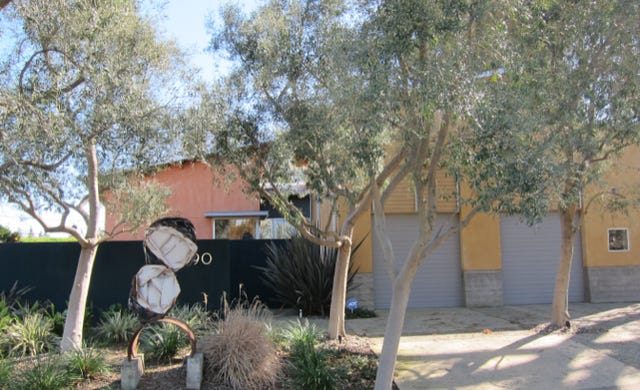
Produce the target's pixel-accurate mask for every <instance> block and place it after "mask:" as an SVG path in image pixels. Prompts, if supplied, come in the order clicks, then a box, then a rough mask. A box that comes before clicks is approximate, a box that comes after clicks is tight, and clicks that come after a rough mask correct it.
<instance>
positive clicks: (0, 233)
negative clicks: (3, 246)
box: [0, 226, 20, 242]
mask: <svg viewBox="0 0 640 390" xmlns="http://www.w3.org/2000/svg"><path fill="white" fill-rule="evenodd" d="M18 241H20V233H18V232H12V231H11V230H9V229H7V228H5V227H4V226H0V242H18Z"/></svg>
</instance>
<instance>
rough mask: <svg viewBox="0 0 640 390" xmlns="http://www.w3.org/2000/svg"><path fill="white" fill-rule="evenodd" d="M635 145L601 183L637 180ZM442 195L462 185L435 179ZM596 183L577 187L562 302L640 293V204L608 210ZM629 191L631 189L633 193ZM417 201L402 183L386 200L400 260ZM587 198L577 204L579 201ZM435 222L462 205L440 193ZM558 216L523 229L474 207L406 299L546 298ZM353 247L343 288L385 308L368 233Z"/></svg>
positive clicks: (363, 228)
mask: <svg viewBox="0 0 640 390" xmlns="http://www.w3.org/2000/svg"><path fill="white" fill-rule="evenodd" d="M638 167H640V149H638V148H629V149H628V150H627V151H626V152H625V154H624V155H623V156H622V157H621V158H620V159H618V160H616V161H615V162H614V163H613V164H612V166H611V167H610V168H609V172H608V174H607V175H606V179H607V182H606V186H607V189H609V190H611V189H613V188H618V189H620V190H621V191H620V192H624V191H623V189H624V188H625V187H629V188H630V187H632V186H634V185H637V183H636V182H635V181H634V182H631V183H630V180H629V178H634V179H635V178H636V177H637V170H638ZM438 180H440V181H441V183H439V186H440V187H441V189H442V187H444V188H445V189H444V190H443V193H447V192H453V191H455V192H457V191H465V189H464V186H461V188H460V189H458V188H456V186H455V183H453V182H452V179H450V178H449V179H448V178H446V177H444V176H441V177H439V178H438ZM602 190H603V189H602V188H590V189H587V190H586V191H584V194H583V210H582V212H583V213H584V218H583V219H582V226H581V230H580V232H579V233H578V237H577V240H576V244H575V248H574V257H573V262H572V269H571V275H570V293H569V300H570V301H572V302H594V303H595V302H615V301H640V210H637V209H634V208H633V207H631V208H629V209H628V210H627V214H625V213H611V212H609V211H607V210H605V209H603V208H602V207H601V204H600V203H599V202H597V201H591V200H592V199H593V198H594V195H595V194H598V193H600V192H601V191H602ZM636 197H637V195H636ZM414 204H415V200H414V196H413V194H412V191H411V189H410V186H409V185H408V183H404V185H403V186H400V188H399V189H398V190H396V192H395V193H394V194H393V196H392V198H391V199H390V200H389V202H388V204H387V206H386V209H385V212H386V222H387V229H388V232H389V234H390V236H391V237H390V238H391V241H392V243H393V246H394V251H395V252H396V255H397V258H398V260H399V261H400V260H402V259H404V257H405V256H406V254H407V253H408V250H409V248H410V246H411V245H412V243H413V241H414V239H415V232H416V231H417V215H416V213H415V206H414ZM587 204H589V206H588V208H587V209H586V210H585V209H584V208H585V207H586V205H587ZM437 209H438V213H439V215H438V221H437V223H444V222H446V221H447V220H448V219H450V218H453V219H454V220H458V221H459V220H461V219H462V218H464V216H465V215H466V213H467V212H468V210H466V209H465V208H464V207H462V208H461V209H459V208H458V207H457V205H456V204H455V200H454V199H451V197H446V196H441V197H440V200H439V203H438V207H437ZM372 230H373V229H372V216H371V215H367V216H365V217H363V218H361V219H360V220H359V221H358V223H357V225H356V232H355V235H356V241H357V237H363V236H364V235H365V234H366V232H371V231H372ZM560 244H561V236H560V216H559V213H557V212H551V213H549V214H548V215H547V216H546V217H545V218H544V220H543V221H542V223H540V224H539V225H537V226H533V227H529V226H528V225H527V224H526V223H524V222H521V221H520V220H519V218H518V217H517V216H492V215H477V216H476V217H475V218H474V219H473V220H472V222H471V223H470V225H468V226H467V227H465V228H464V229H462V230H461V231H460V233H459V235H457V236H455V237H453V238H451V239H449V240H448V241H447V242H445V243H444V244H443V245H442V246H441V247H440V248H439V249H438V250H436V251H435V253H433V254H432V255H431V257H430V258H429V259H427V260H426V261H425V262H423V264H422V265H421V266H420V269H419V271H418V273H417V274H416V276H415V279H414V281H413V285H412V292H411V296H410V300H409V307H411V308H421V307H446V306H495V305H502V304H535V303H551V301H552V299H553V287H554V284H555V275H556V270H557V267H558V261H559V256H560ZM365 247H366V248H365V249H364V250H359V252H358V253H356V254H355V256H354V257H355V258H354V262H355V264H356V265H357V266H358V267H359V274H358V275H357V277H356V280H357V282H358V283H357V284H358V285H359V286H360V287H359V288H358V290H357V291H354V292H352V293H351V295H352V296H355V297H356V298H358V299H359V300H360V302H362V304H363V305H364V306H367V307H373V308H377V309H385V308H388V307H389V305H390V298H391V282H390V280H389V277H388V276H387V272H386V270H385V268H384V265H383V257H382V251H381V249H380V247H379V246H378V244H377V243H376V240H375V238H374V239H368V238H367V239H366V243H365Z"/></svg>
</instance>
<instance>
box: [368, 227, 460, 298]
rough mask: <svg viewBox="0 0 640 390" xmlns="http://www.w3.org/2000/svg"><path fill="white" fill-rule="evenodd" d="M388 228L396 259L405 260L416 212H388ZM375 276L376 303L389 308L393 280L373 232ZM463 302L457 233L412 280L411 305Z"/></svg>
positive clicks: (413, 231) (427, 260) (410, 243)
mask: <svg viewBox="0 0 640 390" xmlns="http://www.w3.org/2000/svg"><path fill="white" fill-rule="evenodd" d="M447 219H448V216H439V217H438V219H437V223H438V224H439V223H445V222H446V221H447ZM386 221H387V231H388V233H389V236H390V238H391V242H392V244H393V249H394V252H395V254H396V258H397V261H398V262H399V263H404V260H405V259H406V256H407V254H408V253H409V250H410V249H411V246H412V245H413V243H414V242H415V239H416V232H417V231H418V228H417V216H416V215H388V216H387V217H386ZM373 277H374V291H375V294H374V296H375V305H376V308H377V309H387V308H389V305H390V303H391V281H390V279H389V276H388V273H387V271H386V269H385V265H384V263H383V257H382V251H381V249H380V246H379V244H378V240H377V237H376V236H375V234H374V243H373ZM462 305H463V293H462V271H461V269H460V241H459V236H458V235H457V234H456V235H454V237H451V238H450V239H449V240H447V241H446V242H444V243H443V244H442V245H441V246H440V247H439V248H438V250H436V251H435V252H434V253H433V254H431V256H430V257H429V258H427V259H426V260H425V261H423V263H422V264H421V265H420V268H419V269H418V272H417V274H416V276H415V279H414V280H413V285H412V289H411V296H410V298H409V307H410V308H423V307H452V306H462Z"/></svg>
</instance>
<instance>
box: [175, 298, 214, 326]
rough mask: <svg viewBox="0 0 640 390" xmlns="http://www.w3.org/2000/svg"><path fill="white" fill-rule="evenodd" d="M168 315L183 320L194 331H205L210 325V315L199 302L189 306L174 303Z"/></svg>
mask: <svg viewBox="0 0 640 390" xmlns="http://www.w3.org/2000/svg"><path fill="white" fill-rule="evenodd" d="M169 316H170V317H174V318H177V319H179V320H181V321H183V322H184V323H186V324H187V325H188V326H189V328H191V330H192V331H194V332H196V333H198V332H203V331H206V330H207V329H208V328H209V327H211V315H210V313H209V312H208V311H207V309H206V308H205V307H204V304H201V303H196V304H194V305H191V306H189V305H176V306H175V307H174V308H173V309H171V311H170V312H169Z"/></svg>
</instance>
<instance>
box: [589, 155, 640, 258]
mask: <svg viewBox="0 0 640 390" xmlns="http://www.w3.org/2000/svg"><path fill="white" fill-rule="evenodd" d="M639 174H640V148H638V147H630V148H628V149H627V150H626V151H625V152H624V154H623V155H622V156H621V157H620V158H619V159H616V160H615V161H613V162H612V163H611V164H610V165H609V167H608V168H607V171H606V172H605V174H604V175H603V177H605V178H606V179H604V180H603V183H602V184H601V185H599V186H593V187H591V188H589V189H588V190H587V191H585V192H584V196H583V203H584V205H585V207H586V213H585V216H584V220H583V224H582V246H583V249H582V252H583V260H584V264H585V266H587V267H604V266H625V265H640V210H639V209H638V207H637V206H635V205H630V207H628V208H627V209H626V211H625V212H618V213H611V212H609V211H607V210H606V209H604V208H603V207H602V206H603V203H602V201H601V200H600V198H597V197H595V196H597V195H598V194H600V193H602V191H610V190H612V189H615V191H616V192H617V193H619V194H621V195H623V196H625V197H626V198H627V199H638V198H640V194H639V193H638V191H639V189H638V184H637V182H638V180H637V179H638V178H640V175H639ZM594 197H595V198H594ZM610 228H626V229H628V233H629V250H628V251H625V252H611V251H609V246H608V229H610Z"/></svg>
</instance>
